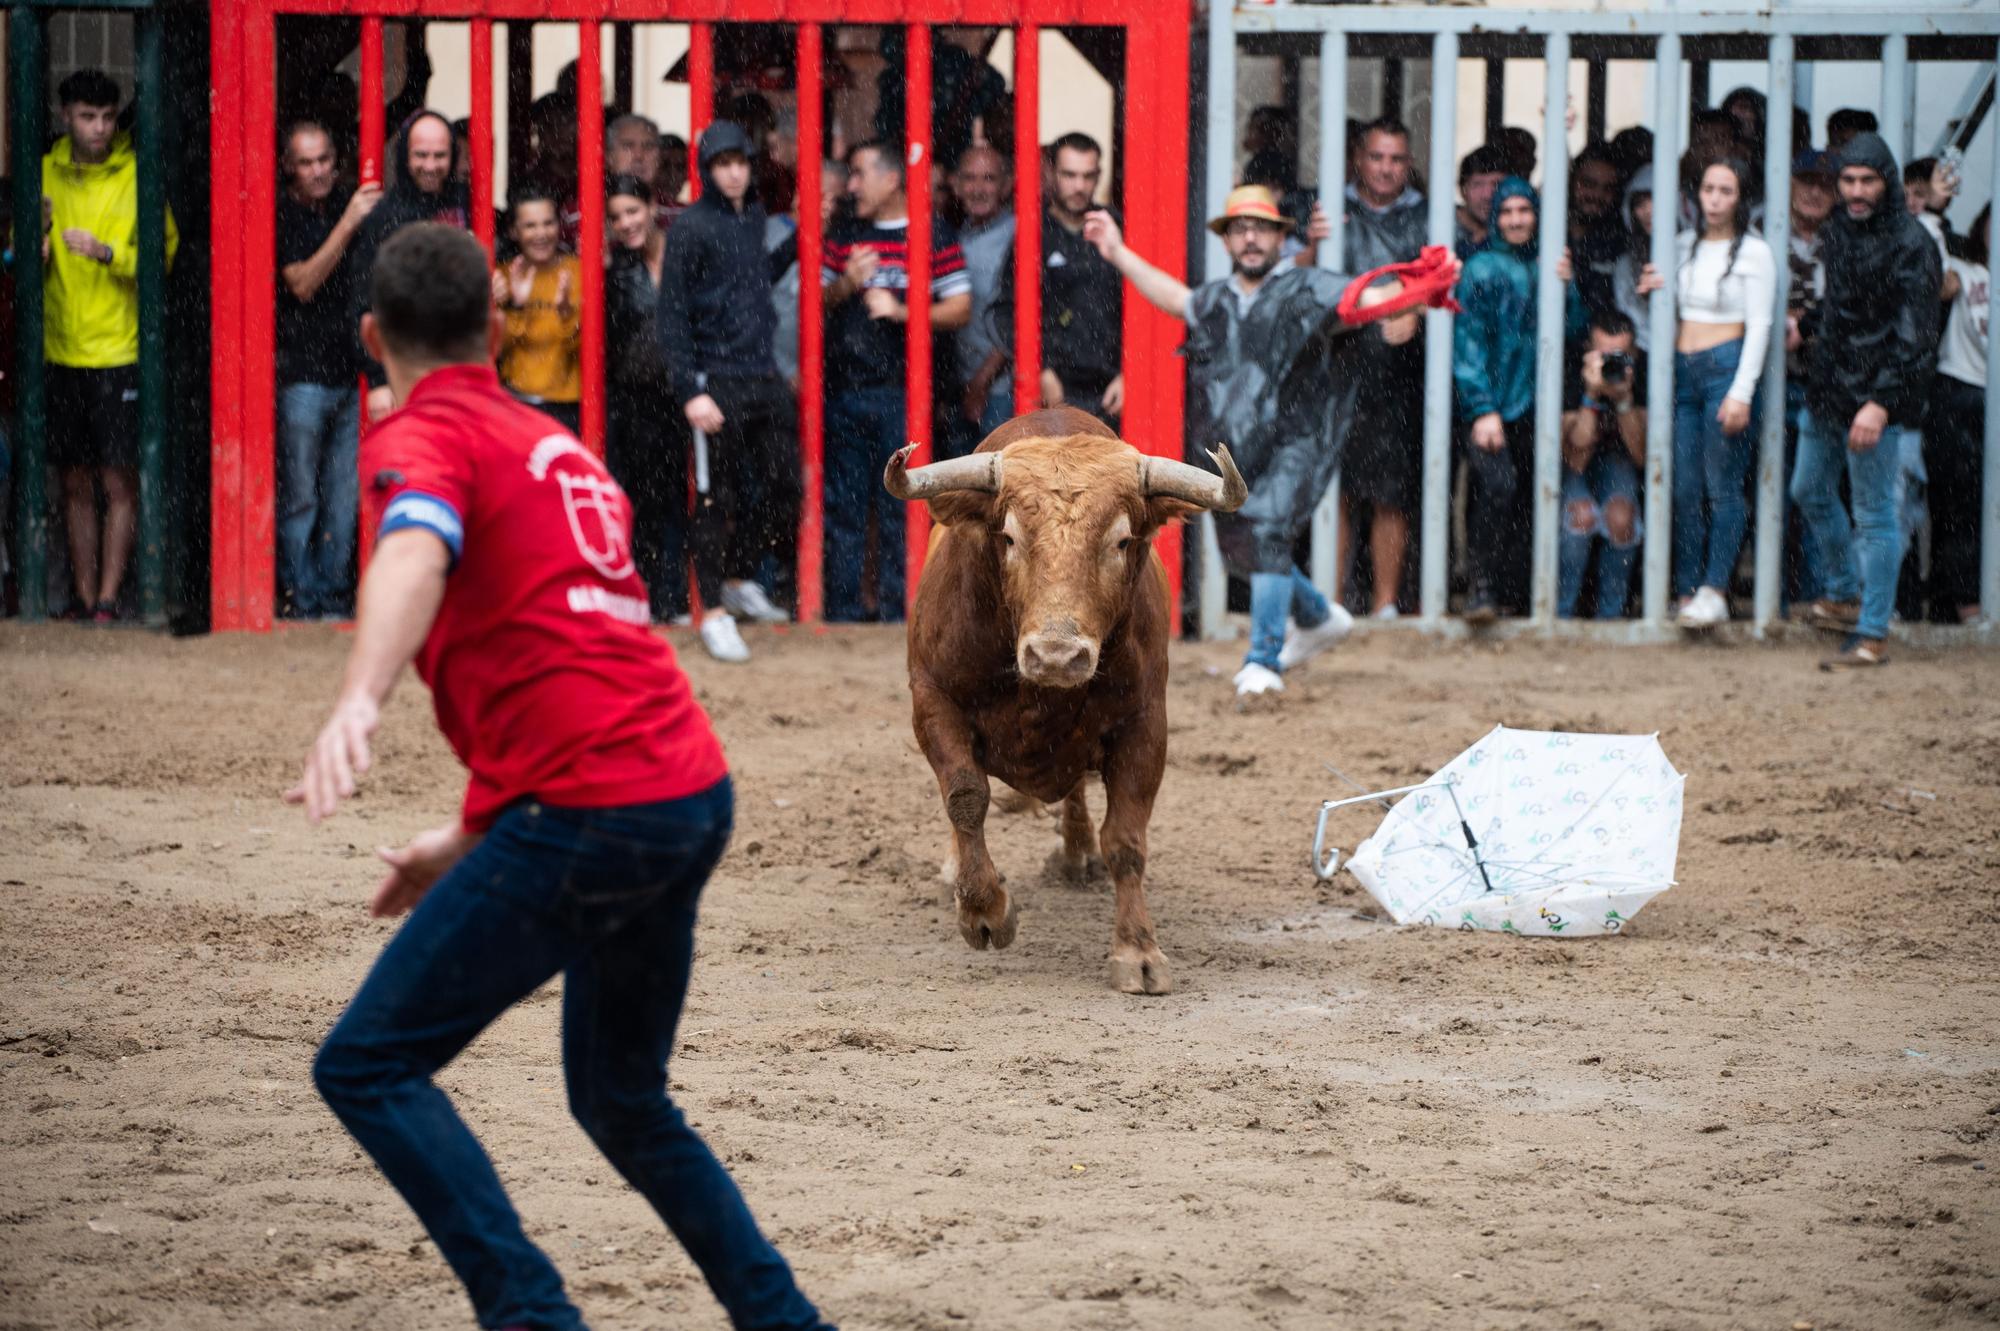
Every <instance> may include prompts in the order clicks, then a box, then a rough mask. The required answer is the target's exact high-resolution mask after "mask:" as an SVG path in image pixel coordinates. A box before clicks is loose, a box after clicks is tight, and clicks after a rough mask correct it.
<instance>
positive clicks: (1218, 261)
mask: <svg viewBox="0 0 2000 1331" xmlns="http://www.w3.org/2000/svg"><path fill="white" fill-rule="evenodd" d="M1234 9H1235V7H1234V6H1233V5H1228V4H1211V5H1210V6H1209V7H1208V143H1207V154H1206V165H1207V169H1208V170H1207V176H1206V190H1205V192H1206V194H1207V196H1208V215H1209V216H1210V217H1220V216H1222V208H1223V205H1224V204H1225V203H1227V202H1228V199H1229V188H1230V186H1231V185H1233V184H1234V183H1235V180H1236V30H1235V28H1234V27H1233V26H1232V25H1231V20H1232V18H1233V16H1234ZM1341 137H1342V138H1343V139H1344V138H1345V137H1346V135H1345V133H1343V134H1342V136H1341ZM1192 257H1193V256H1192V255H1190V256H1189V258H1192ZM1228 273H1229V256H1228V252H1227V251H1225V250H1224V249H1223V248H1222V238H1221V237H1219V236H1210V237H1209V238H1208V241H1207V243H1206V244H1205V245H1203V246H1202V275H1203V276H1204V277H1205V278H1207V279H1209V280H1211V281H1213V280H1215V279H1216V278H1220V277H1224V276H1227V275H1228ZM1195 442H1196V443H1197V444H1201V443H1204V442H1205V441H1202V440H1196V441H1195ZM1228 613H1229V577H1228V573H1227V571H1226V570H1225V569H1224V567H1223V563H1222V550H1221V547H1220V546H1218V545H1217V544H1216V539H1215V518H1214V516H1213V515H1212V514H1208V513H1204V514H1202V519H1201V591H1200V603H1199V605H1198V607H1197V609H1196V616H1197V619H1198V620H1199V623H1200V631H1201V636H1202V637H1203V638H1208V639H1214V638H1223V637H1227V636H1228V630H1227V626H1226V625H1225V623H1224V620H1225V619H1226V617H1227V616H1228Z"/></svg>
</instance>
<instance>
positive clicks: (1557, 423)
mask: <svg viewBox="0 0 2000 1331" xmlns="http://www.w3.org/2000/svg"><path fill="white" fill-rule="evenodd" d="M1543 60H1544V62H1545V65H1546V69H1547V79H1546V85H1545V86H1546V91H1545V92H1544V93H1543V96H1544V97H1545V98H1546V99H1547V101H1548V107H1547V112H1546V114H1545V115H1544V117H1543V121H1542V215H1541V218H1540V232H1539V234H1540V237H1541V240H1540V252H1539V255H1538V265H1537V266H1538V268H1539V272H1538V273H1537V279H1538V281H1537V287H1538V289H1537V291H1536V302H1535V468H1534V476H1535V491H1534V494H1535V522H1534V565H1533V567H1534V582H1533V585H1532V591H1531V595H1530V598H1529V599H1530V602H1531V617H1532V618H1533V619H1534V621H1535V623H1537V624H1542V625H1548V624H1553V623H1555V619H1556V536H1557V527H1556V522H1557V519H1558V516H1559V514H1558V511H1557V508H1558V506H1557V499H1558V497H1559V496H1560V495H1561V493H1562V384H1563V350H1564V336H1563V335H1564V331H1565V330H1564V319H1563V315H1564V313H1565V311H1566V310H1567V307H1568V305H1567V300H1566V297H1567V295H1568V290H1567V288H1568V284H1567V283H1565V282H1564V281H1563V280H1562V279H1561V278H1560V277H1558V276H1557V275H1556V265H1557V264H1558V263H1560V262H1561V260H1562V254H1563V247H1564V246H1565V245H1566V244H1567V243H1568V241H1567V237H1568V235H1569V34H1568V33H1566V32H1552V33H1550V34H1549V36H1548V46H1547V47H1546V49H1545V53H1544V55H1543ZM1432 188H1434V189H1435V188H1436V182H1433V184H1432Z"/></svg>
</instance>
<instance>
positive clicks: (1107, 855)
mask: <svg viewBox="0 0 2000 1331" xmlns="http://www.w3.org/2000/svg"><path fill="white" fill-rule="evenodd" d="M1133 731H1134V732H1136V733H1132V734H1129V735H1127V736H1125V737H1124V738H1123V739H1122V740H1121V741H1120V742H1119V743H1118V744H1117V745H1116V746H1114V747H1113V748H1112V750H1111V751H1110V752H1109V753H1108V754H1106V756H1105V762H1104V794H1105V810H1104V835H1103V845H1104V862H1105V865H1106V867H1107V868H1109V869H1110V871H1111V882H1112V885H1113V887H1114V889H1115V890H1116V893H1117V898H1116V903H1115V905H1114V916H1113V920H1112V926H1111V986H1112V988H1114V989H1117V990H1119V991H1120V992H1121V993H1127V994H1164V993H1170V992H1172V990H1173V987H1174V981H1173V975H1172V972H1171V971H1170V970H1169V969H1168V966H1167V954H1166V953H1164V952H1162V951H1160V947H1159V944H1158V943H1157V942H1155V941H1154V938H1153V916H1152V912H1151V911H1149V910H1147V909H1146V825H1147V823H1149V822H1150V821H1151V820H1152V817H1153V800H1154V797H1155V796H1157V795H1158V794H1159V793H1160V778H1161V776H1162V775H1164V773H1165V771H1166V765H1167V742H1166V725H1165V721H1164V718H1159V719H1158V720H1157V721H1156V722H1155V721H1154V720H1153V719H1152V718H1141V719H1140V721H1139V723H1138V724H1136V725H1135V726H1134V727H1133ZM1155 731H1157V733H1154V732H1155Z"/></svg>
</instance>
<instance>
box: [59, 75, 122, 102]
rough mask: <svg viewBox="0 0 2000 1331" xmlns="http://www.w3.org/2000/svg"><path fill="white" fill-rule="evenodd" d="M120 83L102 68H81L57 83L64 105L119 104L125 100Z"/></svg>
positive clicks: (60, 99)
mask: <svg viewBox="0 0 2000 1331" xmlns="http://www.w3.org/2000/svg"><path fill="white" fill-rule="evenodd" d="M124 100H125V98H124V96H123V95H122V94H121V93H120V92H119V91H118V84H117V83H116V82H115V81H113V79H112V77H111V76H110V75H109V74H106V73H105V72H104V71H103V70H101V69H79V70H77V71H76V72H75V73H73V74H71V75H70V76H69V77H68V78H66V79H64V80H63V81H62V82H61V83H58V84H57V85H56V101H57V103H58V104H60V105H62V106H117V105H118V104H119V103H120V102H122V101H124Z"/></svg>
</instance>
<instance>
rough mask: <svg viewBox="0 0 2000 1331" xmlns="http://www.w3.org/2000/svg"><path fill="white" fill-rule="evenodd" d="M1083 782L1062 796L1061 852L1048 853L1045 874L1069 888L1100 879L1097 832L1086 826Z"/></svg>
mask: <svg viewBox="0 0 2000 1331" xmlns="http://www.w3.org/2000/svg"><path fill="white" fill-rule="evenodd" d="M1083 787H1084V783H1083V782H1082V781H1078V782H1077V783H1076V789H1075V790H1072V791H1070V793H1069V794H1068V795H1067V796H1066V797H1064V799H1063V803H1062V849H1060V850H1056V851H1052V852H1050V854H1049V864H1048V874H1049V876H1050V877H1051V878H1055V879H1058V880H1060V881H1062V882H1064V883H1067V884H1069V885H1070V886H1071V887H1082V886H1083V885H1084V884H1086V883H1089V882H1092V881H1094V880H1099V879H1102V878H1103V877H1104V861H1103V859H1102V858H1100V857H1099V855H1098V853H1097V829H1096V828H1095V827H1092V826H1091V825H1090V803H1089V801H1088V800H1086V799H1085V798H1084V795H1083Z"/></svg>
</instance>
